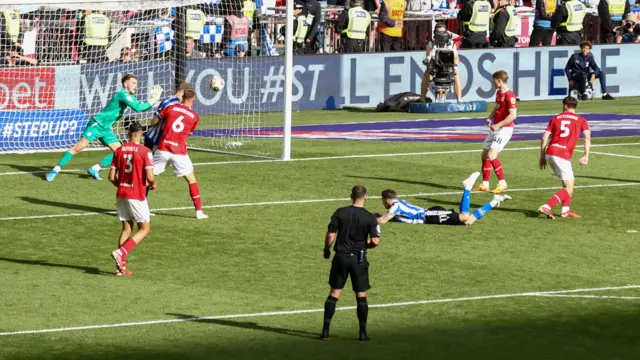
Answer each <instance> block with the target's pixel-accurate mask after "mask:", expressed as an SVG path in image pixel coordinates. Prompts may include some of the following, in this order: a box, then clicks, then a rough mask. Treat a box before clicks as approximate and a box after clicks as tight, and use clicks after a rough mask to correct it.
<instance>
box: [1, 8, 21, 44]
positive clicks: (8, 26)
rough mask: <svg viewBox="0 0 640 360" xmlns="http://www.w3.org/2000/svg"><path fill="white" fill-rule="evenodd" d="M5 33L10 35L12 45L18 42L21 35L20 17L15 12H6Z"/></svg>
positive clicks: (4, 13)
mask: <svg viewBox="0 0 640 360" xmlns="http://www.w3.org/2000/svg"><path fill="white" fill-rule="evenodd" d="M2 14H3V15H4V24H5V31H6V32H7V34H8V35H9V38H10V39H11V42H12V43H17V42H18V36H19V35H20V16H19V15H18V13H17V12H15V11H4V12H3V13H2Z"/></svg>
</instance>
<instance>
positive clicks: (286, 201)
mask: <svg viewBox="0 0 640 360" xmlns="http://www.w3.org/2000/svg"><path fill="white" fill-rule="evenodd" d="M637 185H640V182H628V183H617V184H594V185H578V186H574V188H576V189H591V188H603V187H621V186H637ZM557 189H560V187H558V186H550V187H540V188H522V189H509V190H507V192H525V191H542V190H557ZM476 193H477V192H476ZM461 194H462V191H448V192H433V193H417V194H407V195H399V197H401V198H411V197H418V196H445V195H461ZM369 199H380V196H369ZM338 201H350V199H348V198H329V199H309V200H282V201H263V202H254V203H234V204H216V205H205V206H202V208H203V209H219V208H232V207H248V206H269V205H291V204H313V203H324V202H338ZM191 209H193V206H183V207H173V208H159V209H151V210H150V211H151V212H153V213H157V212H162V211H181V210H191ZM113 214H116V211H114V210H110V211H104V212H84V213H67V214H52V215H33V216H15V217H4V218H0V221H13V220H34V219H51V218H64V217H76V216H96V215H113Z"/></svg>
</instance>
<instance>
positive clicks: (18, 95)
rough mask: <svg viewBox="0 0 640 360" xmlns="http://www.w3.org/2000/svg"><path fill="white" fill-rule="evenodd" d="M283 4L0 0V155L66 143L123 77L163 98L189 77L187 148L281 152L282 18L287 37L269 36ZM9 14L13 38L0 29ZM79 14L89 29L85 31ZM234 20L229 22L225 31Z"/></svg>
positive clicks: (287, 57)
mask: <svg viewBox="0 0 640 360" xmlns="http://www.w3.org/2000/svg"><path fill="white" fill-rule="evenodd" d="M254 1H255V0H254ZM293 3H294V2H293V1H288V2H287V11H286V15H285V14H274V12H273V11H272V10H271V9H269V8H267V7H266V6H263V7H262V9H261V8H260V7H257V8H256V9H255V11H253V9H252V7H251V6H250V5H247V2H246V1H243V0H233V1H227V0H222V1H221V0H216V1H213V2H203V1H198V0H171V1H169V0H160V1H150V0H142V1H134V0H89V1H84V0H63V3H60V2H56V1H55V0H27V1H26V3H21V2H19V1H17V0H9V3H8V4H7V3H6V2H5V3H3V4H2V5H0V10H1V11H2V13H1V14H0V19H1V20H2V23H3V26H2V27H1V28H0V32H2V33H0V50H1V51H0V53H2V56H3V58H2V59H0V61H2V63H1V65H0V153H9V152H41V151H62V150H65V149H66V148H68V147H70V146H73V145H74V144H75V142H76V141H77V140H78V139H79V138H80V135H81V134H82V132H83V130H84V128H85V126H86V124H87V122H88V120H89V119H90V118H91V117H92V116H93V115H95V114H96V113H98V112H99V111H100V110H102V108H103V107H104V105H105V104H106V102H107V101H108V100H109V98H111V96H113V94H114V93H115V92H116V91H118V90H119V89H120V88H121V84H120V79H121V78H122V77H123V76H124V75H125V74H129V73H131V74H134V75H136V76H137V77H138V92H137V94H136V97H137V98H138V100H139V101H141V102H144V101H146V100H147V99H148V97H149V93H150V91H151V88H152V87H153V86H154V85H160V86H161V87H162V89H163V94H162V98H165V97H169V96H173V95H174V92H175V85H176V84H177V83H178V82H179V81H187V82H189V83H191V86H192V87H193V88H194V89H195V90H196V92H197V101H196V104H195V105H194V108H195V110H196V111H197V112H198V114H199V115H200V123H199V125H198V129H197V130H196V131H195V132H194V134H192V136H191V137H190V140H189V146H190V148H192V149H197V150H202V151H211V152H221V153H230V154H238V155H246V156H255V157H264V158H276V159H283V160H289V159H290V157H291V110H292V105H291V102H292V98H291V96H292V95H291V94H292V68H293V51H292V47H293V26H286V36H285V39H286V40H285V41H281V39H279V37H278V34H279V31H280V28H281V27H282V25H284V24H285V23H287V24H293ZM254 4H255V3H254ZM14 14H16V15H17V16H18V17H19V24H20V30H19V34H17V35H16V36H12V35H14V33H15V28H14V27H11V26H8V25H7V24H8V22H10V21H11V19H12V17H13V18H15V16H16V15H14ZM252 14H254V16H252ZM245 20H246V21H249V22H250V24H249V28H248V30H249V31H248V33H247V31H246V27H245V26H246V25H244V24H245V22H244V21H245ZM87 22H92V23H94V24H97V26H94V27H91V28H90V29H88V27H87V25H86V24H87ZM234 22H237V24H239V25H237V27H234V28H232V27H231V25H230V24H231V23H234ZM12 24H13V23H12ZM10 25H11V24H10ZM105 27H106V29H107V30H105ZM9 28H11V33H10V34H9V33H8V30H7V29H9ZM243 29H245V30H243ZM198 30H199V31H200V32H199V33H198ZM105 33H106V34H108V35H107V36H106V38H105V36H103V35H104V34H105ZM242 50H245V52H242ZM5 55H6V56H5ZM216 75H217V76H221V77H222V78H223V79H224V80H225V82H226V86H225V88H224V89H222V90H221V91H218V92H214V91H213V90H211V89H210V88H209V80H210V78H211V77H212V76H216ZM154 114H155V108H153V109H152V110H149V111H146V112H142V113H136V112H134V111H132V110H128V111H127V112H126V113H125V116H124V118H123V119H121V120H119V121H118V122H117V123H116V124H115V126H114V133H116V135H118V136H119V137H120V138H121V140H124V137H125V136H126V126H127V125H128V123H129V122H130V121H131V120H138V121H141V122H142V123H143V124H144V125H147V124H150V122H151V120H152V118H153V117H154ZM90 147H91V148H93V149H103V148H104V147H103V146H102V145H101V144H99V143H92V144H91V146H90Z"/></svg>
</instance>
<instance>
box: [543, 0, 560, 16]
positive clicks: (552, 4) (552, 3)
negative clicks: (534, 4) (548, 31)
mask: <svg viewBox="0 0 640 360" xmlns="http://www.w3.org/2000/svg"><path fill="white" fill-rule="evenodd" d="M557 7H558V1H557V0H545V10H547V14H553V13H555V12H556V8H557Z"/></svg>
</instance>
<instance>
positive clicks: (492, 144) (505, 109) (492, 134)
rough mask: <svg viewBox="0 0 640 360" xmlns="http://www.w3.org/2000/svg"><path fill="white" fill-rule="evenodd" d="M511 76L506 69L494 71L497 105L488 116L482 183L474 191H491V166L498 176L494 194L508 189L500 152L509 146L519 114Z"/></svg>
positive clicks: (483, 152) (483, 151)
mask: <svg viewBox="0 0 640 360" xmlns="http://www.w3.org/2000/svg"><path fill="white" fill-rule="evenodd" d="M508 80H509V76H508V75H507V73H506V72H505V71H502V70H500V71H496V72H495V73H493V85H494V86H495V88H496V89H498V91H497V92H496V107H495V108H494V109H493V111H491V114H489V117H488V118H487V125H488V126H489V129H490V131H489V135H487V139H486V140H485V141H484V145H483V147H482V185H480V186H478V187H477V188H475V189H473V190H474V191H489V189H490V188H489V186H490V185H489V179H490V178H491V168H492V167H493V171H494V172H495V173H496V176H498V186H497V187H496V188H495V190H493V193H494V194H499V193H501V192H503V191H505V190H507V182H506V180H505V179H504V170H503V169H502V163H501V162H500V160H499V159H498V154H499V153H500V152H501V151H502V150H503V149H504V148H505V146H507V144H508V143H509V140H511V136H512V135H513V122H514V121H515V120H516V117H517V115H518V113H517V111H516V102H517V99H516V95H515V94H514V93H513V91H511V90H509V86H508V85H507V81H508Z"/></svg>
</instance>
